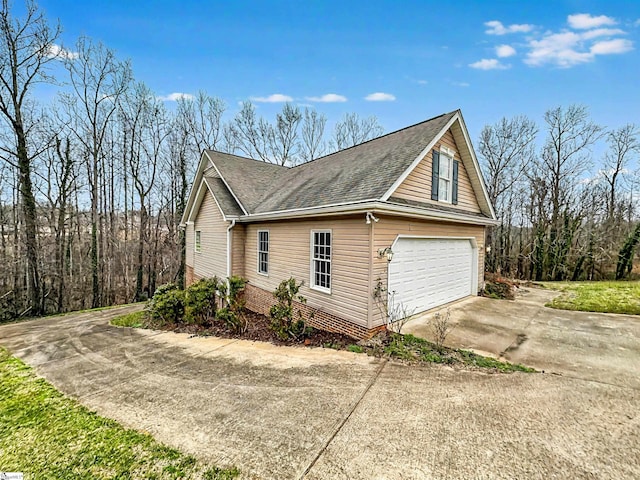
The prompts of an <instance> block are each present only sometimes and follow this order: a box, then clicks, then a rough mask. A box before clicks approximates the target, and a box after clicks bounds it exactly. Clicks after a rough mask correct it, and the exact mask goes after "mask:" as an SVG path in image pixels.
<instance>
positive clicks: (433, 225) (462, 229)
mask: <svg viewBox="0 0 640 480" xmlns="http://www.w3.org/2000/svg"><path fill="white" fill-rule="evenodd" d="M398 235H415V236H425V237H465V238H467V237H469V238H471V237H475V239H476V244H477V247H478V286H479V287H480V286H481V285H482V284H483V281H484V236H485V230H484V227H483V226H476V225H464V224H460V223H446V222H430V221H420V220H411V219H407V218H401V217H387V216H380V221H379V222H378V223H376V224H375V226H374V239H373V243H374V251H375V252H377V251H378V250H379V249H381V248H385V247H390V246H391V245H392V244H393V242H394V240H395V239H396V238H397V237H398ZM387 268H388V266H387V261H386V259H379V258H378V257H377V256H376V257H375V258H374V260H373V279H374V284H375V283H377V279H378V278H380V280H381V281H382V284H383V285H384V287H385V288H386V286H387V272H388V270H387ZM382 323H384V319H383V318H382V314H381V313H380V311H379V309H378V308H375V305H374V309H373V326H378V325H381V324H382Z"/></svg>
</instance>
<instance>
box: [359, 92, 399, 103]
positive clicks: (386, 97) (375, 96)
mask: <svg viewBox="0 0 640 480" xmlns="http://www.w3.org/2000/svg"><path fill="white" fill-rule="evenodd" d="M364 99H365V100H367V101H368V102H393V101H394V100H395V99H396V97H395V95H392V94H390V93H384V92H376V93H370V94H369V95H367V96H366V97H364Z"/></svg>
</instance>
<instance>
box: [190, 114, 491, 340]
mask: <svg viewBox="0 0 640 480" xmlns="http://www.w3.org/2000/svg"><path fill="white" fill-rule="evenodd" d="M182 223H183V225H184V226H185V227H186V237H187V254H186V255H187V258H186V263H187V274H186V275H187V283H191V282H193V281H195V280H196V279H198V278H201V277H212V276H214V275H216V276H218V277H221V278H225V277H228V276H231V275H240V276H243V277H245V278H247V279H248V280H249V283H248V285H247V287H246V290H245V299H246V305H247V307H248V308H249V309H251V310H253V311H256V312H259V313H264V314H268V312H269V308H270V306H271V305H272V304H273V303H274V299H273V295H272V293H271V292H273V291H274V290H275V288H276V287H277V285H278V284H279V283H280V282H281V281H282V280H286V279H288V278H290V277H294V278H295V279H296V280H298V281H304V286H303V288H302V289H301V294H302V295H303V296H304V297H306V299H307V305H306V306H304V307H303V308H305V309H307V310H309V311H310V312H313V313H314V315H313V318H312V320H311V324H312V325H313V326H315V327H317V328H321V329H326V330H331V331H338V332H342V333H346V334H348V335H351V336H353V337H356V338H365V337H367V336H370V335H371V334H373V333H374V332H375V331H377V330H379V329H380V328H384V326H385V324H386V320H387V319H386V318H385V317H386V314H385V313H383V312H384V309H383V308H380V307H381V305H380V304H379V302H378V301H377V300H376V299H375V298H374V295H373V292H374V291H375V290H378V291H382V292H385V291H387V290H385V289H388V291H389V292H394V294H393V296H392V301H393V304H394V305H395V306H396V307H398V306H402V307H403V309H404V310H405V311H408V312H411V313H418V312H421V311H425V310H428V309H431V308H434V307H438V306H441V305H444V304H446V303H448V302H451V301H453V300H457V299H460V298H463V297H466V296H469V295H477V292H478V289H479V288H481V286H482V284H483V278H484V276H483V274H484V242H485V229H486V227H487V226H489V225H492V224H495V223H496V222H495V213H494V211H493V207H492V205H491V203H490V201H489V198H488V195H487V191H486V187H485V184H484V181H483V178H482V174H481V173H480V169H479V166H478V161H477V159H476V156H475V153H474V151H473V148H472V146H471V142H470V140H469V134H468V132H467V129H466V127H465V124H464V120H463V118H462V114H461V112H460V111H459V110H456V111H454V112H451V113H447V114H444V115H440V116H438V117H434V118H432V119H430V120H427V121H425V122H422V123H419V124H416V125H413V126H410V127H407V128H403V129H402V130H398V131H396V132H393V133H389V134H387V135H383V136H381V137H379V138H376V139H374V140H370V141H368V142H365V143H362V144H360V145H357V146H354V147H351V148H347V149H345V150H342V151H339V152H336V153H333V154H331V155H327V156H325V157H322V158H319V159H317V160H314V161H311V162H308V163H305V164H302V165H298V166H295V167H283V166H278V165H273V164H269V163H265V162H261V161H256V160H251V159H248V158H243V157H238V156H235V155H230V154H226V153H220V152H215V151H210V150H207V151H205V152H204V153H203V154H202V159H201V160H200V164H199V166H198V170H197V173H196V177H195V181H194V184H193V186H192V189H191V193H190V196H189V199H188V203H187V206H186V211H185V214H184V217H183V221H182ZM385 296H386V295H385Z"/></svg>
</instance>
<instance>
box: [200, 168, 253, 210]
mask: <svg viewBox="0 0 640 480" xmlns="http://www.w3.org/2000/svg"><path fill="white" fill-rule="evenodd" d="M204 181H205V182H206V184H207V186H208V187H209V190H211V193H213V196H214V197H216V200H217V202H218V205H220V209H221V210H222V213H224V215H225V216H227V217H239V216H241V215H244V212H243V211H242V208H240V205H238V202H236V200H235V199H234V198H233V195H231V192H229V189H228V188H227V187H226V186H225V184H224V182H223V181H222V179H221V178H220V177H218V176H211V175H205V177H204Z"/></svg>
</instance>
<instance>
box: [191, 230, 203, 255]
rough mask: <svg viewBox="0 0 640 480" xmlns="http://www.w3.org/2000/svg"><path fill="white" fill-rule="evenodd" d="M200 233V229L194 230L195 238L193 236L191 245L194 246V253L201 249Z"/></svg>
mask: <svg viewBox="0 0 640 480" xmlns="http://www.w3.org/2000/svg"><path fill="white" fill-rule="evenodd" d="M201 237H202V235H201V233H200V230H196V233H195V238H194V242H193V246H194V248H193V249H194V250H195V252H196V253H200V252H201V251H202V238H201Z"/></svg>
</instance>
